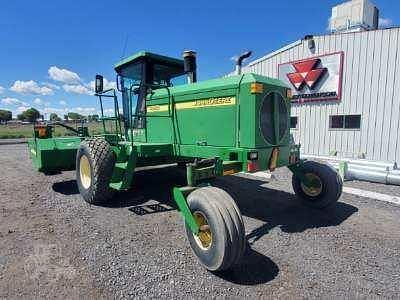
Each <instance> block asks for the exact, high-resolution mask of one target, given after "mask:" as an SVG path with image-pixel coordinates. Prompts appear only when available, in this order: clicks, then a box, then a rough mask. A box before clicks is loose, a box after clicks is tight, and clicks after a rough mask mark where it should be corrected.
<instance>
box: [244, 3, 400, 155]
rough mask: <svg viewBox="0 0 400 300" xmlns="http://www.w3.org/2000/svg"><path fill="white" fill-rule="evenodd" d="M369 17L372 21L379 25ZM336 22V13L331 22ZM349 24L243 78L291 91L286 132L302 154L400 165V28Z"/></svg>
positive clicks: (280, 53)
mask: <svg viewBox="0 0 400 300" xmlns="http://www.w3.org/2000/svg"><path fill="white" fill-rule="evenodd" d="M354 2H356V4H357V3H358V2H362V3H364V2H366V1H352V3H354ZM373 9H374V10H375V11H374V14H375V17H374V18H371V17H369V18H370V19H371V21H370V22H373V23H376V18H377V9H376V8H375V7H373ZM335 10H336V11H335ZM368 14H369V15H371V12H370V11H369V12H368ZM338 15H340V11H339V12H338V8H337V7H336V8H334V9H333V10H332V19H334V17H335V16H336V17H337V16H338ZM357 16H358V17H359V15H357ZM340 17H342V18H343V16H340ZM361 18H362V17H361ZM332 23H334V22H331V26H334V25H332ZM337 24H340V25H341V26H342V25H343V21H342V22H337ZM347 24H348V25H349V26H347V28H346V30H345V31H341V30H335V28H331V29H332V32H333V33H332V34H327V35H319V36H306V37H305V38H304V39H302V40H299V41H296V42H294V43H292V44H290V45H287V46H286V47H283V48H281V49H279V50H277V51H275V52H273V53H270V54H268V55H266V56H264V57H262V58H260V59H257V60H256V61H253V62H251V63H250V64H249V65H247V66H245V67H244V68H243V72H253V73H258V74H262V75H265V76H269V77H275V78H280V79H281V80H283V81H286V82H287V84H288V85H289V86H291V87H292V90H293V94H294V99H295V100H294V102H296V103H294V105H293V109H292V118H291V123H292V124H291V127H292V129H291V131H292V134H293V136H294V139H295V141H296V142H298V143H300V144H301V145H302V151H303V153H305V154H310V155H329V154H332V153H333V152H336V153H337V155H338V156H341V157H365V158H367V159H372V160H388V161H397V162H400V28H399V27H397V28H389V29H375V30H366V29H365V26H361V25H362V22H361V23H360V22H350V21H349V22H347ZM357 24H358V25H360V26H358V27H357V26H356V25H357ZM373 26H375V28H376V24H375V25H373ZM368 29H369V28H368Z"/></svg>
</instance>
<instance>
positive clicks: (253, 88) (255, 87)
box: [250, 82, 264, 94]
mask: <svg viewBox="0 0 400 300" xmlns="http://www.w3.org/2000/svg"><path fill="white" fill-rule="evenodd" d="M250 92H251V93H252V94H262V93H263V92H264V86H263V85H262V84H261V83H257V82H255V83H252V84H251V85H250Z"/></svg>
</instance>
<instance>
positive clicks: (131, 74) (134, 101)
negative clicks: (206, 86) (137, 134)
mask: <svg viewBox="0 0 400 300" xmlns="http://www.w3.org/2000/svg"><path fill="white" fill-rule="evenodd" d="M115 71H116V72H117V84H118V90H119V91H120V92H121V93H122V111H123V115H124V123H125V128H133V129H143V128H145V127H146V126H145V123H146V119H145V112H146V101H145V99H146V96H147V94H148V93H149V91H150V90H154V89H159V88H166V87H171V86H174V85H180V84H184V83H185V78H186V77H185V72H184V63H183V60H180V59H175V58H171V57H167V56H161V55H157V54H153V53H149V52H139V53H137V54H135V55H133V56H131V57H128V58H127V59H124V60H123V61H121V62H119V63H118V64H117V65H116V66H115Z"/></svg>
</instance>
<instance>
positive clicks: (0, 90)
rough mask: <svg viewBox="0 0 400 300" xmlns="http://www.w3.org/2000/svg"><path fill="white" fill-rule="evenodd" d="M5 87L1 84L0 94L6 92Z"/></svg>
mask: <svg viewBox="0 0 400 300" xmlns="http://www.w3.org/2000/svg"><path fill="white" fill-rule="evenodd" d="M4 90H5V89H4V88H3V87H2V86H0V94H2V93H3V92H4Z"/></svg>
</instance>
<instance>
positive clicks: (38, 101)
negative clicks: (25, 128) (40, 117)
mask: <svg viewBox="0 0 400 300" xmlns="http://www.w3.org/2000/svg"><path fill="white" fill-rule="evenodd" d="M33 103H35V104H37V105H42V104H43V100H42V99H40V98H36V99H35V100H33Z"/></svg>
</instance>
